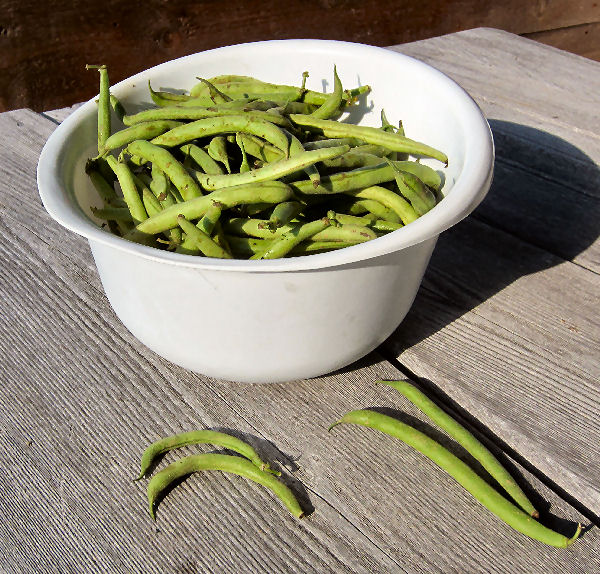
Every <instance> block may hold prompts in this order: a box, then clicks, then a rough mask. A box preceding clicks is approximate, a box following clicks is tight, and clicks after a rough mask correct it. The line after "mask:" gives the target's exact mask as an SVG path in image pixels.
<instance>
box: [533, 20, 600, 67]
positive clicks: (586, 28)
mask: <svg viewBox="0 0 600 574" xmlns="http://www.w3.org/2000/svg"><path fill="white" fill-rule="evenodd" d="M597 17H598V18H600V15H599V16H597ZM524 36H525V37H526V38H530V39H531V40H535V41H536V42H542V43H544V44H550V45H551V46H556V47H557V48H560V49H561V50H567V51H568V52H573V53H574V54H578V55H580V56H585V57H586V58H590V59H591V60H600V44H599V40H598V38H600V22H590V23H588V24H579V25H578V26H567V27H565V28H557V29H554V30H541V31H539V32H531V33H529V34H524Z"/></svg>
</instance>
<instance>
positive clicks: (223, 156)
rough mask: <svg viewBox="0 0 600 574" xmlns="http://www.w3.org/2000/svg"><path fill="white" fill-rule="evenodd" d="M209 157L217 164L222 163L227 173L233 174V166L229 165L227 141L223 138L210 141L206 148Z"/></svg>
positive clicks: (217, 137) (219, 137)
mask: <svg viewBox="0 0 600 574" xmlns="http://www.w3.org/2000/svg"><path fill="white" fill-rule="evenodd" d="M206 151H207V152H208V155H209V156H210V157H212V158H213V159H214V160H215V161H216V162H220V163H222V164H223V165H224V166H225V169H226V170H227V173H228V174H230V173H231V165H230V164H229V154H228V153H227V140H226V139H225V137H223V136H215V137H214V138H212V139H211V140H210V143H209V144H208V147H207V148H206Z"/></svg>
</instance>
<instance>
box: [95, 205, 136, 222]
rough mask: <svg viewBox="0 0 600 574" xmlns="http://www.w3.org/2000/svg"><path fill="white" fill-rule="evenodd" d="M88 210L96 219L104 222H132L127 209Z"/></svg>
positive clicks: (103, 208)
mask: <svg viewBox="0 0 600 574" xmlns="http://www.w3.org/2000/svg"><path fill="white" fill-rule="evenodd" d="M90 209H91V210H92V213H93V214H94V215H95V216H96V217H97V218H98V219H105V220H106V221H133V217H131V212H130V211H129V209H128V208H127V207H102V208H97V207H91V208H90Z"/></svg>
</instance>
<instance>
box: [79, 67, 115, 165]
mask: <svg viewBox="0 0 600 574" xmlns="http://www.w3.org/2000/svg"><path fill="white" fill-rule="evenodd" d="M85 69H86V70H98V72H99V74H100V93H99V95H98V153H99V154H101V153H102V152H101V150H102V149H103V148H104V142H105V141H106V140H107V139H108V137H109V136H110V81H109V79H108V69H107V67H106V66H105V65H104V64H103V65H101V66H91V65H89V64H88V65H87V66H86V67H85Z"/></svg>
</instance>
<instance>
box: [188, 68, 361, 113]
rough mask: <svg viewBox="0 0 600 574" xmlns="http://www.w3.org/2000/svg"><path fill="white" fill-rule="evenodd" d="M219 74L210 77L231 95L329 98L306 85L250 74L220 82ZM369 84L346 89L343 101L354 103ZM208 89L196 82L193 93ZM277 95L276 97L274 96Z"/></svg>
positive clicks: (306, 99)
mask: <svg viewBox="0 0 600 574" xmlns="http://www.w3.org/2000/svg"><path fill="white" fill-rule="evenodd" d="M219 78H220V77H219V76H217V77H216V78H210V81H211V82H212V83H213V84H216V85H219V86H220V87H221V89H222V90H223V91H224V92H225V93H226V94H228V95H229V96H231V97H234V96H235V97H239V96H244V97H255V96H259V95H262V96H263V97H265V98H267V97H269V98H271V99H288V100H289V101H290V102H292V101H295V100H299V99H301V100H302V101H303V102H306V103H308V104H315V105H319V106H320V105H322V104H323V103H324V102H325V101H326V100H327V98H328V96H329V95H328V94H322V93H320V92H315V91H313V90H307V89H306V88H304V87H300V88H299V87H297V86H287V85H281V84H271V83H268V82H263V81H261V80H257V79H255V78H252V77H250V76H232V75H229V76H228V80H227V81H226V82H220V81H218V80H219ZM370 90H371V88H370V87H369V86H359V87H358V88H354V89H352V90H344V92H343V94H342V101H343V102H344V103H345V104H346V105H348V104H350V103H352V102H353V101H354V100H355V99H356V98H358V97H360V96H361V95H362V94H366V93H368V92H370ZM203 92H204V93H205V92H206V89H205V88H204V86H202V84H196V85H195V86H194V87H193V88H192V90H191V92H190V93H191V94H192V95H193V96H195V97H198V96H201V95H202V94H203ZM273 96H275V97H273Z"/></svg>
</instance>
